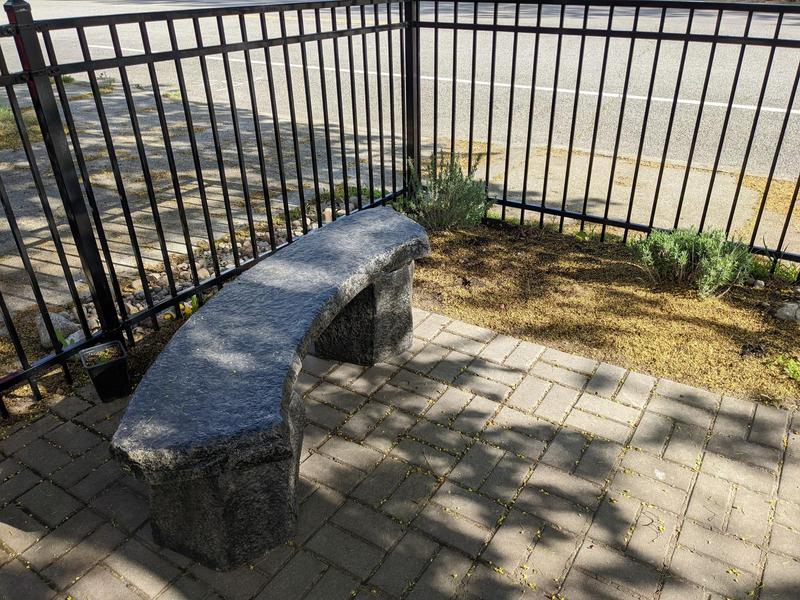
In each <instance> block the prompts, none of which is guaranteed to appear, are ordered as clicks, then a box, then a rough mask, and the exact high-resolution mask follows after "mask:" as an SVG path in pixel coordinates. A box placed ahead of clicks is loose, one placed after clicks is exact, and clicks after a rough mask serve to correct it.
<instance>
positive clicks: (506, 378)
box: [467, 357, 525, 387]
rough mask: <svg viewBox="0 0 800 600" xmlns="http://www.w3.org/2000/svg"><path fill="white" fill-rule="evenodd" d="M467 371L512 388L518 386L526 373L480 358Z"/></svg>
mask: <svg viewBox="0 0 800 600" xmlns="http://www.w3.org/2000/svg"><path fill="white" fill-rule="evenodd" d="M467 369H468V370H469V371H471V372H472V373H475V374H476V375H480V376H481V377H485V378H486V379H491V380H493V381H498V382H500V383H503V384H505V385H507V386H511V387H513V386H515V385H516V384H518V383H519V382H520V380H521V379H522V378H523V377H524V375H525V373H524V371H521V370H520V369H515V368H513V367H509V366H508V365H501V364H497V363H493V362H490V361H488V360H486V359H484V358H480V357H479V358H476V359H474V360H473V361H472V362H471V363H470V364H469V366H468V367H467Z"/></svg>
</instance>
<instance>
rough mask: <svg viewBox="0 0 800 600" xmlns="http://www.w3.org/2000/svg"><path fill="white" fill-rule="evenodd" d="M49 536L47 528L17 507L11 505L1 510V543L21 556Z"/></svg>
mask: <svg viewBox="0 0 800 600" xmlns="http://www.w3.org/2000/svg"><path fill="white" fill-rule="evenodd" d="M46 534H47V528H46V527H45V526H44V525H42V524H41V523H39V522H38V521H36V519H34V518H33V517H31V516H30V515H28V514H26V513H24V512H23V511H22V510H20V509H19V508H18V507H17V506H15V505H13V504H9V505H8V506H6V507H5V508H4V509H2V510H0V542H2V544H3V545H4V546H5V547H6V548H8V549H9V550H11V551H12V552H14V553H15V554H21V553H22V552H25V550H27V549H28V548H30V547H31V546H33V545H34V544H35V543H36V542H37V541H39V539H41V538H42V537H44V536H45V535H46Z"/></svg>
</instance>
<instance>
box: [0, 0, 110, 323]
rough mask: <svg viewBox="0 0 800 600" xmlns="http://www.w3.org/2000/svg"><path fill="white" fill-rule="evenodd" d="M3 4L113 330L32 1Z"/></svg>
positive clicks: (97, 296) (97, 298)
mask: <svg viewBox="0 0 800 600" xmlns="http://www.w3.org/2000/svg"><path fill="white" fill-rule="evenodd" d="M4 8H5V11H6V15H7V16H8V21H9V23H11V24H12V25H16V29H15V32H14V42H15V43H16V46H17V53H18V54H19V60H20V64H21V65H22V69H23V70H24V71H25V72H26V73H27V74H28V90H29V93H30V95H31V100H32V102H33V109H34V111H35V112H36V118H37V120H38V122H39V128H40V129H41V131H42V138H43V140H44V144H45V147H46V148H47V155H48V157H49V158H50V165H51V166H52V168H53V175H54V177H55V180H56V184H57V185H58V191H59V194H60V195H61V201H62V202H63V204H64V212H65V213H66V215H67V220H68V221H69V227H70V230H71V231H72V237H73V239H74V241H75V246H76V249H77V252H78V257H79V258H80V261H81V267H82V268H83V273H84V276H85V277H86V282H87V284H88V285H89V290H90V292H91V294H92V299H93V300H94V305H95V308H96V309H97V317H98V320H99V321H100V326H101V327H102V329H103V331H112V330H116V329H118V328H119V317H118V316H117V311H116V308H115V307H114V298H113V296H112V294H111V289H110V287H109V285H108V279H106V273H105V270H104V268H103V263H102V261H101V259H100V252H99V250H98V249H97V244H96V243H95V238H94V233H93V231H92V224H91V221H90V219H89V213H88V211H87V210H86V204H85V202H84V198H83V193H82V192H81V185H80V181H79V179H78V173H77V171H76V170H75V163H74V162H73V160H72V154H71V153H70V149H69V146H68V145H67V138H66V135H65V134H64V123H63V122H62V120H61V113H59V110H58V104H57V103H56V99H55V95H54V94H53V88H52V87H51V85H50V78H49V76H48V74H47V73H46V72H45V68H46V66H47V65H46V64H45V61H44V55H43V54H42V47H41V45H40V44H39V38H38V35H37V33H36V29H35V28H34V21H33V16H32V15H31V6H30V4H28V3H27V2H26V1H25V0H8V1H7V2H6V3H5V5H4Z"/></svg>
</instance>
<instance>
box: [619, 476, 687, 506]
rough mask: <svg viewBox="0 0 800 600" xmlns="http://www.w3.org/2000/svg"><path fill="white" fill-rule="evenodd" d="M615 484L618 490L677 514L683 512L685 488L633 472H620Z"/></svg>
mask: <svg viewBox="0 0 800 600" xmlns="http://www.w3.org/2000/svg"><path fill="white" fill-rule="evenodd" d="M613 486H614V488H615V489H616V490H620V491H622V492H624V493H626V494H630V495H631V496H634V497H636V498H639V499H640V500H644V501H645V502H648V503H650V504H653V505H655V506H658V507H660V508H664V509H666V510H668V511H670V512H673V513H676V514H680V513H681V512H682V508H683V504H684V501H685V499H686V492H684V491H683V490H680V489H678V488H675V487H672V486H671V485H667V484H666V483H663V482H661V481H657V480H655V479H651V478H649V477H644V476H642V475H638V474H636V473H633V472H626V471H620V472H618V473H617V474H616V476H615V477H614V482H613Z"/></svg>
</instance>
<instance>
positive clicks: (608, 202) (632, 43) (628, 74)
mask: <svg viewBox="0 0 800 600" xmlns="http://www.w3.org/2000/svg"><path fill="white" fill-rule="evenodd" d="M639 10H640V7H638V6H637V7H636V12H635V13H634V16H633V27H632V28H631V29H632V31H633V33H634V34H636V29H637V28H638V26H639ZM635 49H636V37H631V41H630V45H629V47H628V62H627V63H626V66H625V83H623V84H622V99H621V100H620V106H619V118H618V119H617V136H616V139H615V140H614V152H613V153H612V157H611V175H609V177H608V190H607V191H606V205H605V208H604V209H603V224H602V225H601V227H600V241H601V242H602V241H603V240H605V239H606V225H607V223H606V221H607V220H608V211H609V208H610V207H611V194H612V192H613V191H614V173H615V172H616V170H617V155H618V153H619V143H620V140H621V139H622V127H623V125H624V124H625V106H626V105H627V100H628V85H629V84H630V82H631V67H632V65H633V60H634V56H633V53H634V50H635Z"/></svg>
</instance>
